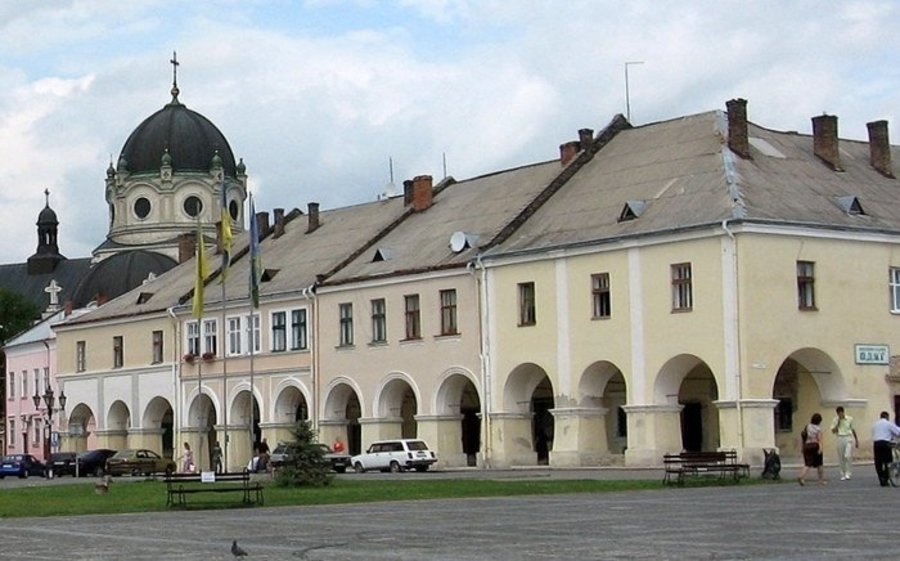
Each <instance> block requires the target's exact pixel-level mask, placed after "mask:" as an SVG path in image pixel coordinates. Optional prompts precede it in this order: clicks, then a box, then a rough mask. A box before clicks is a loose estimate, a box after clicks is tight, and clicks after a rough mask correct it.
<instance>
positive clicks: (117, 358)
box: [113, 335, 125, 368]
mask: <svg viewBox="0 0 900 561" xmlns="http://www.w3.org/2000/svg"><path fill="white" fill-rule="evenodd" d="M124 355H125V349H124V347H123V342H122V336H121V335H116V336H115V337H113V368H122V364H124V362H125V357H124Z"/></svg>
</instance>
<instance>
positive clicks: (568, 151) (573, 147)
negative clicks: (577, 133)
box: [559, 140, 581, 167]
mask: <svg viewBox="0 0 900 561" xmlns="http://www.w3.org/2000/svg"><path fill="white" fill-rule="evenodd" d="M579 150H581V143H580V142H578V141H577V140H573V141H571V142H566V143H565V144H560V145H559V163H560V165H562V166H563V167H565V166H567V165H569V162H571V161H572V160H574V159H575V156H576V155H577V154H578V151H579Z"/></svg>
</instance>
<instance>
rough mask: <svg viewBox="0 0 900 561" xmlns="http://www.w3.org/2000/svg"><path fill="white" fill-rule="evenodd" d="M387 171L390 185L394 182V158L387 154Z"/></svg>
mask: <svg viewBox="0 0 900 561" xmlns="http://www.w3.org/2000/svg"><path fill="white" fill-rule="evenodd" d="M388 172H389V173H390V178H391V185H393V184H394V158H393V157H392V156H388Z"/></svg>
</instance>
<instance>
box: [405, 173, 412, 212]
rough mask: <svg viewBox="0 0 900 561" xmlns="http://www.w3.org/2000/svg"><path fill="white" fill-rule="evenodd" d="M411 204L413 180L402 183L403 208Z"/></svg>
mask: <svg viewBox="0 0 900 561" xmlns="http://www.w3.org/2000/svg"><path fill="white" fill-rule="evenodd" d="M412 202H413V180H412V179H406V180H404V181H403V206H409V205H411V204H412Z"/></svg>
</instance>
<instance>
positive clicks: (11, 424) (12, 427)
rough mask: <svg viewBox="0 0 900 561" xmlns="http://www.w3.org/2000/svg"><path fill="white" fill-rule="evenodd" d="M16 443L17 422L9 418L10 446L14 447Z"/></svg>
mask: <svg viewBox="0 0 900 561" xmlns="http://www.w3.org/2000/svg"><path fill="white" fill-rule="evenodd" d="M15 445H16V422H15V421H13V420H12V419H10V420H9V447H10V448H12V447H13V446H15Z"/></svg>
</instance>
